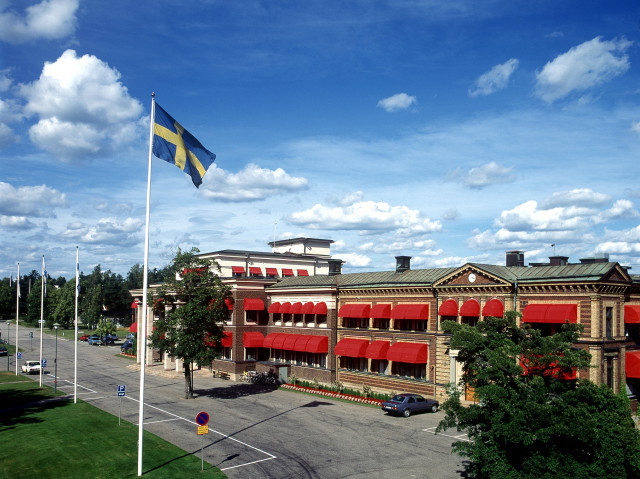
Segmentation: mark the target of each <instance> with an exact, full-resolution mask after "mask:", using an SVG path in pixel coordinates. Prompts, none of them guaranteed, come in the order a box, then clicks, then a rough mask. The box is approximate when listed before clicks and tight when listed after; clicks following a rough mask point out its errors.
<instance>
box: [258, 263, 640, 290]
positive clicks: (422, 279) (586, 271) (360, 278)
mask: <svg viewBox="0 0 640 479" xmlns="http://www.w3.org/2000/svg"><path fill="white" fill-rule="evenodd" d="M617 264H618V263H589V264H582V263H581V264H566V265H562V266H509V267H507V266H498V265H492V264H480V263H468V264H466V265H463V266H461V267H457V268H430V269H413V270H407V271H404V272H401V273H397V272H395V271H374V272H369V273H349V274H339V275H335V276H329V275H316V276H296V277H287V278H283V279H281V280H280V281H278V282H277V283H276V284H274V285H272V286H269V287H268V288H267V289H280V288H305V287H306V288H309V287H331V286H339V287H347V288H374V287H385V286H401V285H407V286H409V285H420V286H430V285H432V284H433V283H434V282H436V281H438V280H439V279H441V278H444V277H445V276H447V275H449V274H452V273H454V272H455V271H458V270H461V269H464V268H467V267H472V268H475V269H478V270H483V271H486V272H487V273H489V274H491V275H494V276H497V277H499V278H502V279H504V280H505V281H508V282H511V283H514V282H516V281H517V282H518V283H521V284H522V283H538V282H549V281H555V282H558V281H562V282H574V281H598V280H601V279H602V278H603V277H604V276H605V275H607V274H608V273H609V272H611V270H613V269H614V268H615V267H616V266H617ZM632 280H633V281H640V275H633V276H632Z"/></svg>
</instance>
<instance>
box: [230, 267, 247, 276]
mask: <svg viewBox="0 0 640 479" xmlns="http://www.w3.org/2000/svg"><path fill="white" fill-rule="evenodd" d="M231 271H232V272H234V273H236V274H244V268H243V267H242V266H232V267H231Z"/></svg>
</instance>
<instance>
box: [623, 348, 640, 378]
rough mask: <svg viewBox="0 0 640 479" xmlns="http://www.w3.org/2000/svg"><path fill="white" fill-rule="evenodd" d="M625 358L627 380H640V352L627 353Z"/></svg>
mask: <svg viewBox="0 0 640 479" xmlns="http://www.w3.org/2000/svg"><path fill="white" fill-rule="evenodd" d="M624 357H625V360H624V371H625V373H626V374H627V378H636V379H640V351H627V353H626V354H625V356H624Z"/></svg>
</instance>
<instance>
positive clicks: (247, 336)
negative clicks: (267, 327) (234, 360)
mask: <svg viewBox="0 0 640 479" xmlns="http://www.w3.org/2000/svg"><path fill="white" fill-rule="evenodd" d="M242 344H244V347H245V348H261V347H262V345H263V344H264V336H263V335H262V333H259V332H257V331H256V332H249V333H244V334H243V335H242Z"/></svg>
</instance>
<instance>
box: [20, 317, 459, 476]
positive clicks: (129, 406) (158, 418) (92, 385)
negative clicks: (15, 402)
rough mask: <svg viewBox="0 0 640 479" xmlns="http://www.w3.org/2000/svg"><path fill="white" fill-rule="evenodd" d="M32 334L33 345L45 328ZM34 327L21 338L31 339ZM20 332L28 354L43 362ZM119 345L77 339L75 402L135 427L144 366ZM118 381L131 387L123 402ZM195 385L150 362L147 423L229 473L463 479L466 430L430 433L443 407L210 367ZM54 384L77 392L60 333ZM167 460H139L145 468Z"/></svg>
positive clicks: (49, 378)
mask: <svg viewBox="0 0 640 479" xmlns="http://www.w3.org/2000/svg"><path fill="white" fill-rule="evenodd" d="M33 331H34V344H35V343H36V341H35V337H38V335H39V332H38V331H37V330H33ZM28 332H29V330H28V329H27V328H25V330H24V332H23V333H22V334H25V335H26V336H25V337H26V338H28ZM22 334H21V339H20V341H21V344H22V345H23V347H26V348H27V351H26V352H25V355H24V358H26V359H38V350H37V349H36V350H35V351H33V352H31V351H28V341H26V342H23V339H22ZM38 340H39V337H38ZM43 350H44V351H45V352H44V353H43V357H47V358H49V360H48V368H47V369H46V372H48V373H49V374H46V375H45V383H47V384H49V385H53V372H54V370H53V367H52V366H53V360H52V358H53V354H52V353H53V351H54V339H53V337H51V336H49V335H45V338H44V346H43ZM118 351H119V345H118V344H116V345H115V346H90V345H88V344H86V343H80V344H79V345H78V355H79V360H78V376H79V379H78V398H79V399H82V400H84V401H87V402H90V403H92V404H94V405H95V406H97V407H99V408H101V409H104V410H106V411H108V412H110V413H112V414H114V415H115V416H116V418H114V421H117V416H118V415H119V414H121V417H122V420H126V421H129V422H132V423H134V424H138V417H139V416H138V411H139V397H140V396H139V380H140V373H139V368H138V367H137V366H136V364H135V362H134V361H131V360H128V359H124V358H121V357H117V356H116V355H117V353H118ZM33 378H34V379H35V380H37V376H34V377H33ZM118 385H125V386H126V395H125V397H124V398H119V397H118V396H117V389H118ZM194 388H195V393H196V398H195V399H192V400H185V399H183V394H184V392H183V391H184V380H183V378H182V377H180V376H176V375H175V374H167V373H166V372H165V371H164V370H163V369H162V366H161V365H156V366H152V367H150V368H147V372H146V374H145V409H144V412H145V414H144V428H145V430H146V431H150V432H152V433H154V434H157V435H158V436H160V437H163V438H164V439H166V440H169V441H171V442H173V443H174V444H177V445H179V446H180V447H182V448H183V449H185V450H186V451H187V452H190V453H193V454H196V455H197V456H198V457H200V454H201V448H202V449H203V450H204V460H205V461H206V462H207V463H209V464H212V465H215V466H217V467H219V468H220V469H222V470H223V471H224V472H225V474H226V475H227V476H228V477H230V478H365V477H367V478H391V477H393V478H397V477H403V478H411V477H415V478H425V479H428V478H439V479H440V478H443V479H447V478H460V477H464V476H463V467H462V461H463V458H461V457H459V456H457V455H455V454H453V453H452V452H451V444H452V443H453V442H454V441H455V440H456V439H465V436H464V435H460V436H458V433H456V432H455V431H449V432H448V433H446V434H438V435H436V434H434V430H435V428H436V426H437V424H438V422H439V421H440V419H441V418H442V417H443V413H442V412H437V413H435V414H433V413H424V414H419V415H414V416H411V417H410V418H403V417H395V416H388V415H386V414H385V413H383V412H382V411H381V410H380V409H378V408H373V407H366V406H362V405H358V404H351V403H346V402H340V401H335V400H332V399H326V398H323V397H316V396H311V395H307V394H301V393H295V392H291V391H287V390H273V389H271V388H269V387H265V386H259V385H253V384H247V383H239V382H233V381H229V380H223V379H219V378H213V377H211V375H210V374H209V373H208V371H206V370H203V371H199V372H197V373H196V374H195V379H194ZM58 389H60V390H63V391H66V392H69V393H71V394H73V343H72V342H71V341H68V340H67V339H63V338H60V337H59V338H58ZM120 411H121V412H120ZM201 411H205V412H207V413H208V414H209V416H210V422H209V434H207V435H198V434H197V424H196V421H195V419H196V416H197V414H198V413H199V412H201ZM131 447H132V450H134V451H137V445H136V444H132V445H131ZM135 456H136V457H137V454H136V455H135ZM161 466H162V465H161V464H147V463H145V462H143V471H147V470H151V469H154V468H157V467H161ZM205 472H206V466H205Z"/></svg>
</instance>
